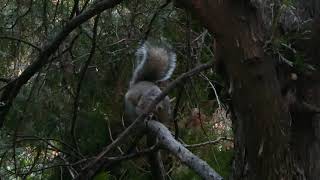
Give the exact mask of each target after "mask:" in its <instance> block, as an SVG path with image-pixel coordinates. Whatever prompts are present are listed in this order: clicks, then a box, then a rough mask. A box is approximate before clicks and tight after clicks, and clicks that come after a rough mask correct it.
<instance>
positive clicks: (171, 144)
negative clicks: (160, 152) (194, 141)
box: [146, 120, 223, 180]
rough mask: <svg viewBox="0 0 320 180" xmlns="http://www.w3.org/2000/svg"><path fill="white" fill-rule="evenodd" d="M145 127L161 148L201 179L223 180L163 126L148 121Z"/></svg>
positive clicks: (156, 122)
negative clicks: (156, 139)
mask: <svg viewBox="0 0 320 180" xmlns="http://www.w3.org/2000/svg"><path fill="white" fill-rule="evenodd" d="M146 127H147V129H148V131H150V132H151V133H153V134H154V135H156V136H157V137H158V140H159V143H160V145H161V146H162V147H163V148H165V149H167V150H169V151H170V153H172V154H174V155H175V156H176V157H178V158H179V159H180V160H181V162H182V163H184V164H185V165H187V166H188V167H190V168H191V169H192V170H194V171H195V172H196V173H197V174H198V175H200V176H201V177H202V178H203V179H210V180H212V179H214V180H221V179H223V178H222V177H221V176H220V175H219V174H218V173H217V172H215V171H214V170H213V169H212V168H211V167H210V166H209V165H208V164H207V163H206V162H205V161H203V160H202V159H200V158H199V157H198V156H196V155H194V154H193V153H192V152H190V151H189V150H188V149H187V148H185V147H184V146H183V145H182V144H180V143H179V142H178V141H177V140H176V139H175V138H174V137H173V136H172V135H171V132H170V131H169V130H168V129H167V128H166V127H165V126H164V125H163V124H161V123H160V122H158V121H153V120H150V121H146Z"/></svg>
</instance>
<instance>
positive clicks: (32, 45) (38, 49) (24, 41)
mask: <svg viewBox="0 0 320 180" xmlns="http://www.w3.org/2000/svg"><path fill="white" fill-rule="evenodd" d="M0 39H9V40H14V41H18V42H21V43H24V44H26V45H28V46H31V47H33V48H35V49H36V50H37V51H41V48H39V47H38V46H36V45H34V44H32V43H30V42H28V41H26V40H23V39H19V38H15V37H10V36H0Z"/></svg>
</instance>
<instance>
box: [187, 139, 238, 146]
mask: <svg viewBox="0 0 320 180" xmlns="http://www.w3.org/2000/svg"><path fill="white" fill-rule="evenodd" d="M223 140H226V141H233V139H231V138H227V137H219V138H217V139H216V140H213V141H206V142H202V143H198V144H190V145H184V147H186V148H197V147H201V146H206V145H212V144H218V143H219V142H221V141H223Z"/></svg>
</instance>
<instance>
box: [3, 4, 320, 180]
mask: <svg viewBox="0 0 320 180" xmlns="http://www.w3.org/2000/svg"><path fill="white" fill-rule="evenodd" d="M319 13H320V2H318V1H317V0H267V1H258V0H251V1H249V0H223V1H221V0H220V1H219V0H211V1H206V0H187V1H179V0H177V1H172V2H171V1H156V0H148V1H147V0H142V1H138V0H131V1H121V0H97V1H92V0H13V1H11V0H2V1H1V2H0V126H1V130H0V157H1V160H0V177H1V178H2V179H73V178H79V174H80V175H81V173H83V169H84V168H85V167H86V165H87V164H89V163H90V162H92V160H93V159H94V158H95V157H96V156H97V155H98V154H99V153H100V152H102V151H103V149H104V147H106V146H108V145H110V144H111V143H112V142H114V140H115V139H116V138H117V137H118V136H119V134H121V133H122V132H123V131H124V130H125V129H126V128H127V127H128V124H125V123H124V121H125V120H124V101H123V100H124V95H125V93H126V91H127V89H128V85H129V80H130V78H131V76H132V70H133V65H134V61H135V51H136V49H137V48H138V47H139V43H140V42H141V41H142V40H144V39H147V38H150V39H157V40H162V41H165V42H167V43H169V44H170V45H171V46H172V47H173V49H174V51H175V52H176V54H177V69H176V70H175V72H174V74H173V77H172V78H171V79H172V80H174V79H176V78H179V77H180V76H181V75H183V74H184V73H185V72H188V71H192V70H193V69H194V68H195V67H198V66H201V64H206V63H207V64H209V65H210V68H209V69H208V68H206V70H204V71H201V72H200V71H199V72H197V73H195V74H193V75H192V76H191V77H189V78H187V79H185V80H183V82H182V83H179V84H177V85H175V87H174V88H173V90H171V91H170V92H169V96H170V98H171V100H172V106H173V107H174V117H175V118H174V119H175V122H172V124H171V125H168V126H167V128H168V129H170V131H171V132H172V133H173V134H174V135H175V137H176V139H177V140H178V141H179V142H180V143H181V144H182V145H184V146H185V147H187V148H188V149H189V150H190V151H191V152H193V153H194V154H195V155H197V156H198V157H200V158H201V159H203V160H204V161H206V162H207V163H208V164H209V165H210V166H211V167H212V168H213V169H214V170H215V171H217V173H218V174H220V175H221V176H222V177H224V178H225V179H318V177H320V141H319V138H320V134H319V128H320V123H319V120H320V116H319V112H320V73H319V72H320V71H319V68H320V67H319V58H320V51H319V47H320V46H319V43H320V24H319V22H320V19H319ZM172 80H171V81H172ZM168 84H169V83H168ZM164 89H165V87H164ZM138 130H139V129H138ZM141 131H142V130H141ZM126 139H128V140H129V143H122V144H121V143H120V145H118V146H116V147H115V148H114V149H113V151H111V152H110V153H108V154H106V155H105V156H104V157H105V158H106V159H108V158H110V162H112V163H111V164H110V163H109V162H108V163H109V164H108V163H106V164H104V165H103V166H101V167H99V168H98V169H96V172H95V173H94V176H92V177H90V178H92V179H96V180H98V179H99V180H100V179H101V180H102V179H148V178H149V179H150V178H151V173H150V164H149V162H148V161H147V160H146V159H145V158H144V157H145V156H146V155H147V154H148V152H144V151H147V150H148V147H147V145H146V142H145V139H144V138H141V139H140V140H139V141H137V140H136V139H135V138H134V137H133V136H127V137H126ZM128 149H129V150H130V151H129V150H128ZM162 152H163V154H165V155H164V156H163V162H164V165H165V170H166V174H167V177H166V178H167V179H181V180H182V179H201V177H200V176H199V175H197V173H195V172H194V171H193V170H192V168H191V169H190V168H188V167H187V166H186V165H184V163H182V162H181V161H179V158H177V157H175V156H174V155H172V154H171V153H170V151H168V150H162ZM130 155H132V156H130Z"/></svg>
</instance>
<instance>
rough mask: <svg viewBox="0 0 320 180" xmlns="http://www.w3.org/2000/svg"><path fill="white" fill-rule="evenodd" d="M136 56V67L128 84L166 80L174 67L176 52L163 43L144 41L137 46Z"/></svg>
mask: <svg viewBox="0 0 320 180" xmlns="http://www.w3.org/2000/svg"><path fill="white" fill-rule="evenodd" d="M136 57H137V59H136V68H135V70H134V72H133V76H132V79H131V81H130V86H132V85H134V84H136V83H137V82H140V81H149V82H157V81H164V80H167V79H169V78H170V77H171V75H172V73H173V71H174V69H175V67H176V54H175V53H174V52H173V50H171V49H170V48H169V47H168V46H167V45H165V44H160V45H159V44H153V43H151V42H148V41H146V42H145V43H143V44H142V45H141V47H140V48H138V50H137V52H136Z"/></svg>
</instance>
